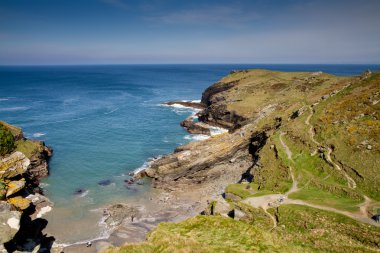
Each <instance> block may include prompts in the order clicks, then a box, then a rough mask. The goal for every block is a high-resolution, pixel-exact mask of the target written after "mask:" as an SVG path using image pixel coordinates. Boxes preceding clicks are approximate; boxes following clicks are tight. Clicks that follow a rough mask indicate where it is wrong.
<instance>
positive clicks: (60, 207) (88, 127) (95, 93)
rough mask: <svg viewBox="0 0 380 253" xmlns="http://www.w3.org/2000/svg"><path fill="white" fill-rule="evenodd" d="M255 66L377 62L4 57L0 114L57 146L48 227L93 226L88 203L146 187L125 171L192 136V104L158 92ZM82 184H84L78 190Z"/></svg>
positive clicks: (74, 236) (139, 193) (346, 70)
mask: <svg viewBox="0 0 380 253" xmlns="http://www.w3.org/2000/svg"><path fill="white" fill-rule="evenodd" d="M251 68H265V69H272V70H281V71H323V72H327V73H331V74H335V75H341V76H348V75H358V74H360V73H362V72H363V71H365V70H367V69H371V70H377V69H380V65H105V66H100V65H99V66H38V67H37V66H33V67H31V66H18V67H7V66H2V67H0V120H4V121H6V122H8V123H11V124H14V125H16V126H19V127H22V128H23V130H24V133H25V136H26V137H28V138H34V139H39V140H43V141H45V143H46V144H47V145H50V146H52V147H53V149H54V156H53V157H52V159H51V161H50V176H49V177H48V178H46V179H44V180H43V181H42V185H43V187H44V190H45V193H46V195H47V196H48V197H49V198H50V199H51V200H52V201H53V202H54V204H55V206H54V209H53V211H52V212H51V213H49V214H48V220H49V224H48V227H51V230H52V231H57V230H55V229H54V228H55V227H59V228H62V227H63V228H65V227H66V228H67V227H69V228H70V233H69V234H62V235H58V240H60V241H62V242H73V241H75V240H86V239H89V238H90V237H94V236H98V235H99V234H100V233H101V232H99V231H97V230H96V226H98V224H97V222H94V221H95V220H96V218H94V217H92V216H93V214H92V210H95V209H96V208H99V207H102V206H105V205H108V204H110V203H114V202H116V201H120V200H125V201H127V202H128V200H129V199H131V200H132V199H142V198H148V197H149V192H150V187H149V182H147V183H146V184H145V185H143V186H134V188H133V189H132V190H131V189H127V188H126V187H125V186H124V185H125V184H124V180H125V179H127V178H128V173H129V172H132V171H134V170H136V169H138V168H140V167H142V166H144V164H145V163H146V161H147V160H148V159H149V158H152V157H156V156H159V155H162V154H167V153H170V152H172V151H173V150H174V148H175V147H176V146H178V145H181V144H184V143H187V142H189V141H191V140H192V139H194V138H195V137H196V136H191V135H189V134H188V133H186V132H185V131H184V130H183V129H182V128H181V127H180V125H179V122H180V121H182V120H183V119H184V118H186V117H187V116H189V115H190V114H191V113H193V111H192V110H191V109H184V108H175V107H168V106H162V105H161V103H162V102H165V101H171V100H199V99H201V94H202V91H203V90H204V89H206V88H207V87H208V86H210V85H211V84H213V83H215V82H216V81H218V79H220V78H222V77H223V76H225V75H227V74H228V73H229V72H230V71H231V70H236V69H251ZM101 181H103V184H106V185H101V184H99V182H101ZM79 189H82V190H83V192H82V194H75V191H77V190H79ZM90 224H94V225H93V229H92V230H91V225H90ZM83 226H89V228H88V230H89V231H90V230H91V232H88V233H86V232H84V231H83Z"/></svg>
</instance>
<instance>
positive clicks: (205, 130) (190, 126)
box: [180, 116, 211, 135]
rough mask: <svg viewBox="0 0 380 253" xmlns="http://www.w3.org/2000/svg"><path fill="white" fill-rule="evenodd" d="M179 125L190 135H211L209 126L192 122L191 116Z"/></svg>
mask: <svg viewBox="0 0 380 253" xmlns="http://www.w3.org/2000/svg"><path fill="white" fill-rule="evenodd" d="M180 125H181V126H182V127H183V128H185V129H186V131H187V132H189V133H191V134H204V135H211V131H210V126H209V125H207V124H205V123H203V122H194V117H193V116H190V117H188V118H186V119H185V120H184V121H182V122H181V124H180Z"/></svg>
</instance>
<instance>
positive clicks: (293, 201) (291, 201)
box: [284, 199, 380, 227]
mask: <svg viewBox="0 0 380 253" xmlns="http://www.w3.org/2000/svg"><path fill="white" fill-rule="evenodd" d="M366 201H367V200H366ZM366 201H365V203H366ZM284 204H295V205H302V206H309V207H312V208H316V209H320V210H325V211H330V212H334V213H338V214H342V215H345V216H347V217H350V218H352V219H354V220H356V221H359V222H363V223H367V224H371V225H374V226H376V227H380V223H377V222H375V221H374V220H372V219H371V218H368V217H367V215H363V214H362V213H360V214H356V213H351V212H347V211H342V210H338V209H335V208H332V207H328V206H321V205H315V204H310V203H307V202H305V201H303V200H299V199H286V200H284Z"/></svg>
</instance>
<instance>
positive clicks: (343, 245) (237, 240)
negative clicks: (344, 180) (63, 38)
mask: <svg viewBox="0 0 380 253" xmlns="http://www.w3.org/2000/svg"><path fill="white" fill-rule="evenodd" d="M243 208H244V211H246V212H251V214H252V217H259V218H256V220H255V221H254V223H252V222H251V221H252V220H250V219H247V220H245V221H235V220H233V219H231V218H224V217H221V216H196V217H193V218H190V219H187V220H185V221H182V222H179V223H161V224H160V225H158V227H157V228H156V229H155V230H153V231H152V232H151V233H150V234H149V235H148V236H147V241H146V242H143V243H137V244H127V245H125V246H122V247H121V248H110V249H108V250H107V251H106V252H108V253H119V252H120V253H124V252H125V253H127V252H128V253H130V252H131V253H137V252H144V253H150V252H179V253H185V252H186V253H190V252H210V253H211V252H243V253H244V252H377V250H378V249H379V247H380V228H377V227H374V226H370V225H364V224H361V223H359V222H356V221H355V220H352V219H350V218H347V217H346V216H342V215H339V214H335V213H331V212H327V211H321V210H318V209H314V208H310V207H304V206H299V205H282V206H280V207H279V208H278V209H276V210H273V209H271V210H270V211H271V212H272V213H273V214H275V215H276V216H277V217H278V220H279V223H278V226H277V227H276V228H275V229H273V230H272V229H268V227H269V226H265V225H264V226H263V224H265V223H266V222H267V221H268V219H267V218H266V215H265V214H263V213H262V211H260V209H254V208H251V207H243Z"/></svg>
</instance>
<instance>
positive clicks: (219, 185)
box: [53, 100, 238, 253]
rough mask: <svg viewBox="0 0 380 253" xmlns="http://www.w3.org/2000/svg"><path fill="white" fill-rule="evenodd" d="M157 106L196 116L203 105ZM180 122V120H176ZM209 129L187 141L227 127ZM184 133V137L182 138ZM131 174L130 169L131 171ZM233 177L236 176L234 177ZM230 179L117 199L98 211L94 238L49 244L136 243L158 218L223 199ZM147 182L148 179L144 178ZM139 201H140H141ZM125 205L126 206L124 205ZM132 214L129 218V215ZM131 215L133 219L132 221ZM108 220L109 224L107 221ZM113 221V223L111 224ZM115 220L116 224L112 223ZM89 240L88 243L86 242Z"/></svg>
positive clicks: (73, 248)
mask: <svg viewBox="0 0 380 253" xmlns="http://www.w3.org/2000/svg"><path fill="white" fill-rule="evenodd" d="M160 105H161V106H168V107H173V108H181V109H183V108H186V109H191V110H193V113H192V115H191V116H190V117H193V118H194V119H197V117H198V113H199V112H200V111H202V109H200V108H204V106H203V105H201V104H200V100H181V101H173V102H165V103H162V104H160ZM179 123H180V122H179ZM208 127H209V128H210V129H212V130H213V131H212V132H211V134H210V135H202V134H194V133H189V135H191V136H192V137H193V138H192V139H191V142H201V141H203V140H207V139H209V138H211V137H212V136H216V135H219V134H223V133H225V132H228V130H227V129H224V128H221V127H215V126H213V125H208ZM187 136H188V135H186V136H185V137H184V139H186V137H187ZM164 156H165V155H160V156H158V157H153V158H150V159H148V160H147V161H146V162H144V164H143V165H142V166H141V167H139V168H137V169H136V170H135V171H133V178H134V180H139V179H141V178H142V177H145V170H146V169H149V167H150V166H151V164H152V163H154V162H157V161H159V160H160V159H162V158H163V157H164ZM131 175H132V173H131ZM236 180H238V179H237V178H236ZM230 183H232V182H231V179H230V178H228V177H227V178H223V179H222V180H220V181H218V182H210V183H208V184H204V185H202V187H199V186H194V185H190V186H189V187H187V188H186V189H183V190H182V191H178V190H176V191H170V190H167V189H157V188H154V187H151V188H150V189H149V190H148V191H150V195H151V197H150V198H149V200H145V201H129V202H120V203H115V204H113V205H109V206H107V207H104V208H103V209H102V208H101V209H102V210H103V211H101V210H100V212H103V216H102V218H101V220H102V222H104V224H107V225H108V231H109V233H107V234H106V235H105V236H103V237H98V238H94V239H91V240H86V241H80V242H75V243H72V244H57V243H55V244H54V245H53V248H54V249H56V250H62V251H64V252H81V253H87V252H88V253H92V252H100V251H101V250H103V249H106V248H108V247H110V246H113V247H118V246H121V245H123V244H125V243H136V242H142V241H144V240H145V238H146V235H147V234H148V233H149V232H150V231H151V230H152V229H154V228H155V227H156V226H157V225H158V224H159V223H161V222H179V221H182V220H185V219H187V218H190V217H192V216H195V215H197V214H200V213H201V212H202V211H204V210H205V209H206V208H207V206H208V205H209V203H210V201H211V200H212V199H219V200H220V201H223V200H224V199H223V198H222V193H223V192H224V188H225V187H226V186H227V185H228V184H230ZM148 184H151V182H148ZM141 202H144V203H143V204H142V203H141ZM119 205H122V206H123V207H124V208H123V209H126V207H129V208H131V207H132V208H135V209H137V210H138V213H137V214H136V213H134V214H133V215H132V214H131V213H130V212H129V211H125V210H124V211H122V210H118V211H116V212H115V210H114V209H115V207H116V210H117V206H119ZM127 209H128V208H127ZM132 216H133V218H131V217H132ZM132 219H133V221H132ZM110 223H111V224H110ZM112 223H113V224H112ZM115 224H118V225H116V226H115ZM89 242H90V243H91V247H88V245H87V243H89Z"/></svg>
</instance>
